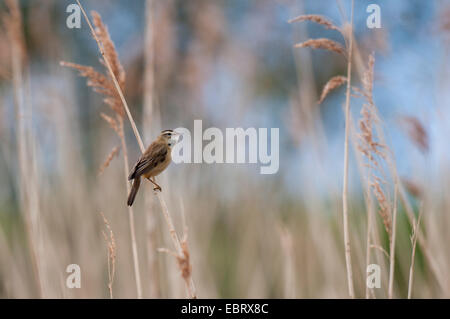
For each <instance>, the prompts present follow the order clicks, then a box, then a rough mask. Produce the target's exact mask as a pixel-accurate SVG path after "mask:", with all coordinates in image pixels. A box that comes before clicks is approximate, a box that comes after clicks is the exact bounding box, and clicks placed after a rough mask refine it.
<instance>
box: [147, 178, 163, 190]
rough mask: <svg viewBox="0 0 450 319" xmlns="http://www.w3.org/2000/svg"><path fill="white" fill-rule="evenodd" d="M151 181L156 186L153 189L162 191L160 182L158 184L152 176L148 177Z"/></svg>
mask: <svg viewBox="0 0 450 319" xmlns="http://www.w3.org/2000/svg"><path fill="white" fill-rule="evenodd" d="M147 179H148V180H149V181H150V182H152V183H153V185H155V188H153V190H154V191H155V190H159V191H160V192H161V191H162V189H161V186H159V185H158V184H156V182H155V181H154V180H153V179H152V178H147Z"/></svg>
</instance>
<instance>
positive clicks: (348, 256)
mask: <svg viewBox="0 0 450 319" xmlns="http://www.w3.org/2000/svg"><path fill="white" fill-rule="evenodd" d="M354 6H355V1H354V0H352V12H351V21H350V29H349V30H348V33H347V37H349V40H348V42H349V47H348V49H347V54H348V62H347V91H346V96H345V141H344V182H343V189H342V211H343V217H344V244H345V263H346V266H347V282H348V293H349V295H350V298H355V290H354V286H353V271H352V259H351V250H350V233H349V229H348V144H349V133H350V132H349V128H350V93H351V91H350V89H351V79H352V51H353V11H354Z"/></svg>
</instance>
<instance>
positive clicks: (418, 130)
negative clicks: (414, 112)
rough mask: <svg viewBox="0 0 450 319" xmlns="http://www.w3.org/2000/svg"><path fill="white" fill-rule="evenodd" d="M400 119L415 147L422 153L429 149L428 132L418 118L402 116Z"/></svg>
mask: <svg viewBox="0 0 450 319" xmlns="http://www.w3.org/2000/svg"><path fill="white" fill-rule="evenodd" d="M400 121H401V124H402V126H403V127H404V129H405V130H406V132H407V133H408V135H409V137H410V139H411V140H412V141H413V143H414V144H415V145H416V146H417V148H418V149H419V150H420V151H422V153H427V152H428V151H429V149H430V147H429V143H428V133H427V131H426V129H425V127H424V126H423V125H422V123H421V122H420V120H419V119H418V118H417V117H415V116H403V117H402V118H401V119H400Z"/></svg>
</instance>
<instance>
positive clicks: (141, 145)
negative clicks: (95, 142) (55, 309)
mask: <svg viewBox="0 0 450 319" xmlns="http://www.w3.org/2000/svg"><path fill="white" fill-rule="evenodd" d="M76 1H77V3H78V5H79V7H80V9H81V11H82V12H83V16H84V18H85V20H86V22H87V24H88V25H89V28H90V30H91V33H92V36H93V37H94V40H95V41H96V42H97V45H98V48H99V50H100V53H101V54H102V56H103V61H104V65H105V66H106V68H107V69H108V71H109V73H110V76H111V78H112V80H113V82H114V86H115V88H116V90H117V93H118V95H119V97H120V100H121V101H122V104H123V107H124V108H125V112H126V113H127V116H128V119H129V121H130V124H131V127H132V128H133V132H134V135H135V137H136V140H137V142H138V144H139V148H140V150H141V152H142V153H144V151H145V147H144V143H143V142H142V138H141V136H140V134H139V131H138V129H137V127H136V123H135V121H134V119H133V116H132V115H131V112H130V109H129V107H128V104H127V102H126V100H125V97H124V95H123V92H122V89H121V87H120V84H119V81H118V79H117V77H116V73H117V72H114V70H113V68H112V66H111V63H110V61H109V59H108V55H107V54H106V53H105V52H104V45H103V44H102V42H101V40H100V39H99V37H98V35H97V34H96V32H95V31H94V28H93V27H92V25H91V22H90V20H89V17H88V16H87V14H86V11H85V10H84V8H83V6H82V5H81V3H80V1H79V0H76ZM100 22H101V20H100ZM119 120H120V121H119V128H121V132H122V133H123V120H122V118H121V117H120V118H119ZM121 142H122V149H123V153H124V158H125V161H124V162H125V166H126V167H125V176H126V178H127V177H128V174H127V170H128V155H127V151H126V144H125V138H124V137H123V134H122V138H121ZM129 188H130V185H129V183H128V182H127V192H129V190H130V189H129ZM155 194H156V196H157V197H158V200H159V202H160V204H161V209H162V211H163V214H164V217H165V219H166V222H167V225H168V228H169V232H170V235H171V238H172V241H173V244H174V246H175V248H176V250H177V252H178V254H179V255H180V256H182V255H183V250H182V246H181V243H180V240H179V238H178V235H177V233H176V231H175V228H174V226H173V222H172V218H171V216H170V213H169V211H168V209H167V206H166V203H165V201H164V199H163V198H162V196H161V194H160V192H155ZM128 209H129V212H130V214H129V216H130V220H133V211H132V209H131V206H128ZM130 230H131V236H132V238H133V239H134V238H135V235H134V234H135V232H134V223H131V222H130ZM132 248H133V256H134V261H135V262H134V264H135V273H136V283H137V290H138V297H139V296H140V293H141V291H142V290H141V288H140V277H138V275H139V271H138V270H139V269H138V266H137V265H138V262H137V247H136V241H135V240H132ZM186 284H187V289H188V291H189V292H190V297H191V298H196V293H195V285H194V281H193V280H192V277H191V278H190V282H189V285H188V283H186Z"/></svg>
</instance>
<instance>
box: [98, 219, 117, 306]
mask: <svg viewBox="0 0 450 319" xmlns="http://www.w3.org/2000/svg"><path fill="white" fill-rule="evenodd" d="M100 215H101V216H102V218H103V223H104V224H105V227H106V230H107V233H105V232H104V231H103V230H102V234H103V238H104V239H105V241H106V245H107V248H108V290H109V297H110V298H111V299H113V291H112V286H113V283H114V276H115V274H116V255H117V253H116V251H117V246H116V240H115V238H114V233H113V231H112V229H111V225H110V224H109V221H108V220H107V219H106V217H105V215H104V214H103V213H102V212H100Z"/></svg>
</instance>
